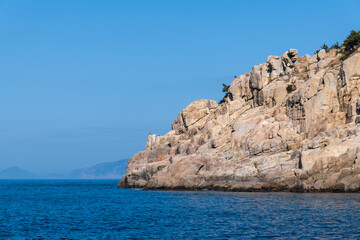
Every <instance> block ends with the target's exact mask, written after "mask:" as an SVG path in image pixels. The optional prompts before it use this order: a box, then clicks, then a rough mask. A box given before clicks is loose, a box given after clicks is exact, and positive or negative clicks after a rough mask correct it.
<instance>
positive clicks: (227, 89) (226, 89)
mask: <svg viewBox="0 0 360 240" xmlns="http://www.w3.org/2000/svg"><path fill="white" fill-rule="evenodd" d="M229 88H230V85H226V84H224V83H223V89H222V91H223V92H224V93H225V96H224V97H223V99H221V100H220V101H219V104H222V103H224V102H225V99H226V98H227V97H230V99H231V100H232V94H231V93H230V92H229Z"/></svg>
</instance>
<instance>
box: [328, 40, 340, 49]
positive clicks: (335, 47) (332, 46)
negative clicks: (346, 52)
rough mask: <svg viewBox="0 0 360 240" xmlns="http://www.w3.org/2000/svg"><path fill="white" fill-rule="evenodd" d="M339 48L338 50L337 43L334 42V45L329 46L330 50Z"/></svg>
mask: <svg viewBox="0 0 360 240" xmlns="http://www.w3.org/2000/svg"><path fill="white" fill-rule="evenodd" d="M339 48H340V45H339V42H336V43H334V44H333V45H331V47H330V50H332V49H339Z"/></svg>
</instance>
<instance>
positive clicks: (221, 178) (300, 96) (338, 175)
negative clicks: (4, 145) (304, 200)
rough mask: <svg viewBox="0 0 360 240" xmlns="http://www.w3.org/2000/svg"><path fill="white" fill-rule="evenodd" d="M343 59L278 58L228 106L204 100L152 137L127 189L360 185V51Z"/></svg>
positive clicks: (236, 91)
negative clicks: (167, 129)
mask: <svg viewBox="0 0 360 240" xmlns="http://www.w3.org/2000/svg"><path fill="white" fill-rule="evenodd" d="M340 58H341V54H336V50H332V51H330V52H329V53H326V52H325V50H321V51H320V52H319V53H318V54H316V55H314V56H310V55H305V56H302V57H301V56H298V51H297V50H295V49H290V50H289V51H287V52H285V53H284V54H283V55H282V56H269V57H268V59H267V61H266V63H263V64H260V65H259V66H254V67H253V68H252V71H251V72H248V73H246V74H244V75H241V76H239V77H237V78H236V79H235V80H234V81H233V82H232V84H231V85H230V88H229V94H228V95H229V96H228V97H227V98H226V99H225V102H224V103H222V104H220V105H218V104H217V103H216V102H215V101H212V100H198V101H195V102H193V103H191V104H190V105H189V106H187V107H186V108H185V109H184V110H182V111H181V113H179V115H178V117H177V118H176V119H175V121H174V122H173V123H172V130H171V131H170V132H168V133H167V134H166V135H164V136H156V135H149V136H148V142H147V143H146V149H145V151H142V152H139V153H137V154H135V155H134V156H133V157H132V158H131V159H130V160H129V163H128V166H127V171H126V174H125V176H124V177H123V178H122V181H121V182H120V183H119V187H135V188H150V189H156V188H164V189H220V190H231V191H264V190H274V191H276V190H290V191H291V190H292V191H359V190H360V124H358V123H359V122H360V93H359V88H360V53H359V51H357V52H355V53H353V54H352V55H351V56H350V57H349V58H348V59H346V60H345V61H341V60H340ZM270 65H271V66H270ZM271 68H272V69H271Z"/></svg>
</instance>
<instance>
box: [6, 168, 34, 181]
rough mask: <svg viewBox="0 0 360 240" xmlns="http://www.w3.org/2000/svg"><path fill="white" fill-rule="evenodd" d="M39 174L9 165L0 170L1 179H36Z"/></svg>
mask: <svg viewBox="0 0 360 240" xmlns="http://www.w3.org/2000/svg"><path fill="white" fill-rule="evenodd" d="M34 178H39V177H38V176H36V175H34V174H32V173H29V172H28V171H25V170H23V169H21V168H18V167H9V168H7V169H4V170H2V171H0V179H34Z"/></svg>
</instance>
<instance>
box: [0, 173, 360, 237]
mask: <svg viewBox="0 0 360 240" xmlns="http://www.w3.org/2000/svg"><path fill="white" fill-rule="evenodd" d="M117 182H118V181H117V180H0V239H360V194H357V193H346V194H344V193H258V192H256V193H232V192H214V191H198V192H188V191H147V190H135V189H118V188H117V187H116V184H117Z"/></svg>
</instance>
